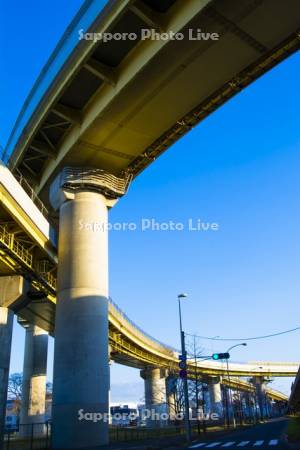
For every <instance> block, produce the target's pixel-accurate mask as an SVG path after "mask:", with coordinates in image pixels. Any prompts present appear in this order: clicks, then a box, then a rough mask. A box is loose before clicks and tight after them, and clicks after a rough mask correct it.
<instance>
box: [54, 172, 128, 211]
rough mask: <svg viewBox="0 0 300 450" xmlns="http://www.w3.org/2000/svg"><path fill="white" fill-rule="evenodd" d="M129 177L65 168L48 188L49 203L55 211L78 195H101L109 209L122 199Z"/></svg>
mask: <svg viewBox="0 0 300 450" xmlns="http://www.w3.org/2000/svg"><path fill="white" fill-rule="evenodd" d="M130 180H131V177H130V176H128V175H126V176H124V177H117V176H115V175H113V174H111V173H109V172H106V171H105V170H102V169H93V168H79V167H65V168H64V169H63V170H62V171H61V172H60V173H59V174H58V175H57V177H56V178H55V180H54V181H53V183H52V184H51V186H50V203H51V205H52V207H53V208H54V209H55V210H58V209H59V208H60V207H61V205H62V204H63V203H64V202H66V201H70V200H74V199H75V196H77V194H78V193H80V192H81V193H82V192H91V193H94V194H101V195H102V196H103V199H105V200H104V201H105V204H106V206H107V207H108V208H111V207H113V206H114V205H115V203H116V202H117V199H118V198H119V197H122V196H123V195H124V194H125V193H126V191H127V189H128V186H129V183H130Z"/></svg>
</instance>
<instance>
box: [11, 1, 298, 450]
mask: <svg viewBox="0 0 300 450" xmlns="http://www.w3.org/2000/svg"><path fill="white" fill-rule="evenodd" d="M145 28H150V29H153V30H155V31H156V32H158V33H161V32H168V31H169V32H170V31H171V32H173V33H177V32H180V33H182V35H183V39H182V40H178V39H175V40H174V39H168V40H166V39H163V38H158V39H156V38H155V39H146V40H143V39H142V38H141V36H142V31H143V29H145ZM198 29H201V30H202V31H205V32H206V33H210V35H207V34H206V36H209V38H206V39H200V40H199V39H198V40H197V39H196V40H191V39H189V36H190V30H192V32H196V34H197V30H198ZM299 29H300V3H299V1H298V0H286V1H284V2H282V1H280V0H240V1H238V2H236V1H234V0H212V1H210V0H185V1H184V2H183V1H180V0H161V1H156V0H144V1H142V0H137V1H132V0H122V1H117V0H111V1H109V2H108V3H107V4H106V6H105V8H104V9H103V10H102V9H101V8H100V6H99V2H98V1H96V0H86V1H85V3H84V4H83V6H82V8H81V9H80V11H79V12H78V14H77V15H76V17H75V18H74V20H73V21H72V23H71V24H70V26H69V27H68V29H67V30H66V33H65V34H64V36H63V37H62V39H61V41H60V42H59V44H58V46H57V48H56V49H55V51H54V52H53V54H52V56H51V57H50V59H49V61H48V63H47V64H46V66H45V67H44V69H43V70H42V72H41V75H40V77H39V78H38V80H37V82H36V83H35V85H34V87H33V89H32V91H31V93H30V94H29V97H28V99H27V100H26V102H25V103H24V107H23V109H22V111H21V113H20V116H19V118H18V120H17V122H16V125H15V127H14V129H13V132H12V134H11V137H10V139H9V142H8V145H7V148H6V154H5V158H6V161H7V162H8V164H9V167H10V169H11V170H12V172H13V173H14V174H15V175H16V176H19V177H25V178H26V180H27V181H28V183H29V184H30V185H31V186H32V187H33V189H34V192H35V193H36V194H38V195H39V198H41V200H42V201H43V202H44V203H45V204H46V207H47V208H48V209H49V210H51V211H52V213H51V215H52V216H53V211H55V214H56V221H59V243H58V275H57V285H56V286H55V287H54V285H52V286H51V289H52V290H51V289H50V290H49V294H48V295H49V296H51V295H52V296H53V297H54V296H55V295H56V294H57V299H58V301H57V308H56V312H55V316H56V318H55V363H54V393H53V396H54V406H53V425H54V426H53V447H54V448H55V449H59V448H72V447H73V446H74V443H75V442H76V446H77V447H78V448H85V447H91V446H92V447H98V446H100V445H102V444H105V443H107V440H108V425H107V424H104V423H93V424H90V423H86V422H84V421H82V422H80V423H78V420H77V411H78V409H80V408H83V409H85V410H88V411H90V412H94V411H97V412H105V411H107V408H108V390H109V372H108V364H107V361H108V344H109V336H108V329H109V327H108V297H109V293H108V246H107V240H108V236H107V220H108V209H109V208H111V207H113V205H114V204H115V202H116V200H117V199H118V198H119V197H120V196H122V195H124V194H125V193H126V191H127V188H128V185H129V183H130V182H131V180H132V179H133V178H134V177H136V176H137V175H138V174H139V173H140V172H141V171H142V170H143V169H144V168H146V167H147V166H148V165H149V164H151V163H152V162H153V161H154V160H155V159H156V158H157V157H158V156H159V155H160V154H161V153H162V152H164V151H165V150H167V149H168V148H169V147H170V146H171V145H172V144H173V143H174V142H175V141H176V140H177V139H179V138H180V137H182V136H184V134H185V133H187V132H188V131H189V130H190V129H192V128H193V127H194V126H195V125H196V124H198V123H199V122H201V121H202V120H203V119H204V118H206V117H207V116H208V115H209V114H210V113H212V112H213V111H215V110H216V109H217V108H218V107H219V106H221V105H222V104H224V103H225V102H226V101H227V100H229V99H230V98H232V97H233V96H234V95H235V94H237V93H238V92H240V91H241V90H242V89H244V88H245V87H247V86H248V85H249V84H250V83H252V82H253V81H255V80H256V79H257V78H258V77H260V76H261V75H263V74H264V73H266V72H267V71H268V70H270V69H271V68H272V67H274V66H275V65H276V64H278V63H280V62H281V61H283V60H284V59H285V58H286V57H288V56H289V55H290V54H292V53H294V52H295V51H297V50H298V49H299V45H300V38H299ZM86 33H88V34H86ZM91 33H97V34H96V35H94V34H91ZM101 33H102V34H101ZM103 33H111V34H116V33H121V34H122V33H127V34H128V33H131V34H132V36H137V38H136V39H129V38H128V39H121V40H119V39H111V40H109V41H108V42H104V39H102V40H101V39H100V40H97V39H96V38H95V39H94V37H95V36H97V37H99V36H103ZM216 35H217V39H215V37H216ZM213 36H214V37H213ZM81 37H84V39H80V38H81ZM91 37H92V39H90V38H91ZM79 220H80V221H84V222H85V223H99V222H100V223H101V224H102V225H103V227H102V228H101V230H98V232H97V233H95V232H93V231H91V230H88V229H85V230H84V232H82V230H80V229H79V227H78V223H79ZM40 244H42V243H40ZM4 245H6V244H4ZM15 251H17V250H16V246H15ZM34 251H35V252H36V253H37V255H38V252H39V251H40V247H39V248H38V249H36V248H35V250H34ZM11 253H13V252H12V250H11ZM10 257H12V255H10ZM50 262H51V264H52V261H50ZM43 264H44V265H43V267H41V268H40V270H39V273H40V278H39V281H38V282H37V286H36V287H37V289H41V286H40V284H43V283H44V277H43V276H42V275H43V274H51V275H53V274H54V272H55V270H56V269H55V268H53V267H52V266H51V269H50V272H49V271H48V272H47V267H46V265H47V264H48V263H46V262H43ZM27 266H28V264H27ZM41 269H42V270H41ZM30 270H31V268H30ZM30 270H27V269H26V273H29V272H30ZM31 276H32V277H33V275H32V274H31ZM50 278H51V277H50ZM52 281H53V280H52ZM49 282H50V280H49V279H48V283H49ZM48 286H49V284H48ZM54 290H55V292H54ZM19 301H21V300H19ZM50 309H51V308H50ZM78 329H80V330H81V334H80V335H78ZM70 348H74V349H76V355H77V357H76V358H73V357H72V356H71V354H70ZM91 349H93V351H91ZM95 355H96V356H95ZM170 357H171V356H170ZM83 360H85V367H84V368H83V365H82V361H83ZM208 370H212V369H208ZM86 373H88V374H89V383H88V389H87V388H86V386H85V385H83V383H82V378H83V375H84V374H86ZM99 379H101V383H99ZM66 390H67V391H68V392H72V393H73V394H72V396H71V395H68V394H66Z"/></svg>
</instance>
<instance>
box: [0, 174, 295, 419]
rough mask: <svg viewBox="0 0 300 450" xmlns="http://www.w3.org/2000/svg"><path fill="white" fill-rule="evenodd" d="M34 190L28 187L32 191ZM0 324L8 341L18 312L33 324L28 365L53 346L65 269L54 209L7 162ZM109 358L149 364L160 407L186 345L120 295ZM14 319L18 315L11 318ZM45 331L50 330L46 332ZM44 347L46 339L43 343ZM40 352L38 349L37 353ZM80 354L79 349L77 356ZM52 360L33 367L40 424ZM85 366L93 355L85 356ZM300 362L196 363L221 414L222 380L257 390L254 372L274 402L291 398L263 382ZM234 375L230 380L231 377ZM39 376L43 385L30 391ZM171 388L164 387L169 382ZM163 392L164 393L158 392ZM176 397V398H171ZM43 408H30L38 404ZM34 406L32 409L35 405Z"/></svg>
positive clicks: (32, 399)
mask: <svg viewBox="0 0 300 450" xmlns="http://www.w3.org/2000/svg"><path fill="white" fill-rule="evenodd" d="M24 188H25V189H26V191H27V192H26V191H25V189H24ZM0 193H1V195H0V263H1V272H0V273H1V276H2V277H1V278H0V298H1V301H0V311H1V318H2V319H4V316H5V314H6V321H5V320H2V322H1V326H0V331H1V333H0V336H1V344H3V342H4V337H5V335H6V336H7V335H11V332H12V316H13V314H14V313H15V314H16V315H18V320H19V323H21V324H22V325H23V326H24V327H25V328H26V330H27V331H26V348H27V352H26V353H25V359H24V367H27V368H28V355H30V354H32V352H33V349H34V348H35V347H34V340H35V339H38V340H40V341H42V350H43V352H44V353H45V352H47V343H45V336H44V335H45V332H47V333H49V334H50V335H52V336H55V309H56V283H57V282H56V276H57V275H56V271H57V255H56V251H57V250H56V249H57V237H56V232H55V229H54V228H53V227H52V226H51V225H50V224H49V222H48V220H47V219H46V217H45V216H47V215H48V213H47V210H46V208H45V207H44V206H43V204H42V203H41V202H40V200H39V199H38V198H37V197H36V196H35V194H34V192H33V191H32V190H30V187H29V186H28V185H27V184H26V182H24V180H22V179H19V180H17V179H16V178H15V177H14V176H13V175H12V174H11V172H10V171H9V169H8V168H7V167H5V166H4V165H0ZM108 312H109V314H108V318H109V353H110V354H109V357H110V359H111V360H113V361H115V362H117V363H120V364H125V365H128V366H131V367H134V368H137V369H140V370H141V374H142V376H143V378H144V379H145V393H147V392H149V389H147V386H149V384H150V386H151V390H150V392H152V396H151V395H150V397H149V398H148V399H147V398H146V400H147V403H148V404H151V405H152V407H156V406H158V405H157V403H158V404H160V403H161V402H162V401H164V402H165V401H167V400H168V398H169V397H168V389H166V388H167V387H168V379H169V378H174V377H177V375H178V371H179V369H178V351H177V350H176V349H174V348H172V347H170V346H168V345H165V344H163V343H161V342H159V341H157V340H156V339H155V338H153V337H152V336H149V335H148V334H147V333H146V332H145V331H143V330H142V329H141V328H140V327H138V326H137V325H136V324H135V323H134V322H132V321H131V320H130V319H129V318H128V317H127V316H126V314H125V313H124V312H123V311H121V310H120V308H119V307H118V306H117V305H116V304H115V303H114V302H113V301H112V300H110V301H109V309H108ZM7 318H10V321H8V320H7ZM42 330H44V332H43V331H42ZM39 346H40V347H41V343H40V344H39ZM33 353H34V352H33ZM9 356H10V343H9V342H8V341H6V342H4V344H3V346H2V350H1V352H0V362H1V369H2V370H3V362H4V360H5V359H6V371H7V372H8V368H9ZM72 357H74V354H72ZM35 358H36V359H38V360H41V361H44V363H43V364H44V369H43V376H42V377H41V379H39V380H37V379H36V377H35V376H34V367H33V366H29V367H30V368H29V370H28V369H27V374H28V380H27V381H28V383H27V385H28V386H27V389H25V391H24V392H26V395H24V397H25V399H26V401H25V402H24V407H22V412H21V418H22V420H23V423H28V424H31V423H40V422H41V421H42V417H43V414H41V411H44V409H45V396H44V397H43V396H42V395H38V393H37V391H39V392H42V393H43V392H44V390H45V381H46V380H45V376H46V362H45V355H43V354H41V350H40V351H39V353H38V354H37V355H36V356H35ZM82 364H83V365H84V364H85V361H83V362H82ZM297 369H298V363H276V362H273V363H272V362H262V361H259V362H253V363H243V364H237V363H231V364H230V366H229V370H227V367H226V365H225V364H222V363H220V362H215V361H205V362H199V363H197V365H195V363H193V362H190V363H189V364H188V372H189V377H190V378H191V379H193V378H194V377H195V376H196V375H197V377H200V378H201V379H202V380H203V381H206V382H207V383H208V385H209V392H210V398H211V402H212V405H213V407H214V410H215V412H218V413H222V412H221V410H220V407H221V405H220V403H221V401H220V400H221V385H224V386H229V387H230V388H231V389H237V390H239V391H243V392H246V393H248V394H249V395H252V396H253V395H254V396H255V397H256V394H255V391H256V389H257V387H258V386H256V388H255V385H253V384H251V383H249V382H248V381H246V380H245V379H242V378H240V377H252V378H253V379H254V380H255V379H256V380H260V383H259V388H260V389H258V392H260V391H261V389H262V388H264V392H265V394H266V395H267V397H268V398H269V399H271V400H274V401H279V402H282V401H283V402H285V401H286V400H287V397H286V396H285V395H284V394H282V393H280V392H277V391H275V390H274V389H271V388H269V387H267V388H265V386H264V383H263V380H264V378H266V379H269V378H270V377H285V376H294V375H295V374H296V372H297ZM229 377H230V378H229ZM33 380H34V381H35V383H36V391H35V392H32V391H30V388H29V386H30V385H32V383H33ZM162 386H163V388H162ZM1 387H2V394H3V395H2V397H1V401H2V405H1V407H2V409H3V410H4V409H5V399H6V390H7V380H6V382H4V380H3V379H2V384H1ZM153 392H158V393H159V395H157V396H156V395H153ZM170 398H171V397H170ZM33 403H35V405H36V412H37V411H39V414H38V413H36V414H29V410H30V408H32V404H33ZM31 412H32V409H31Z"/></svg>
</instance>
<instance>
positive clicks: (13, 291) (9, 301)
mask: <svg viewBox="0 0 300 450" xmlns="http://www.w3.org/2000/svg"><path fill="white" fill-rule="evenodd" d="M28 288H29V283H28V282H27V281H26V280H25V278H23V277H22V276H21V275H12V276H7V277H0V306H2V307H7V308H9V307H10V306H12V305H13V304H14V303H15V302H16V301H18V300H20V299H21V298H23V297H24V296H25V295H26V293H27V290H28Z"/></svg>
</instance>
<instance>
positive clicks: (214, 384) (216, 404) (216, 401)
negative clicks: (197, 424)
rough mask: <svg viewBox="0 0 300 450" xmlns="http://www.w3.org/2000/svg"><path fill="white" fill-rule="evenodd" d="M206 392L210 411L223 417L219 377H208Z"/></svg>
mask: <svg viewBox="0 0 300 450" xmlns="http://www.w3.org/2000/svg"><path fill="white" fill-rule="evenodd" d="M208 392H209V399H210V405H211V411H210V412H211V413H215V414H218V416H219V417H220V418H221V417H223V405H222V391H221V383H220V377H209V380H208Z"/></svg>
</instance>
